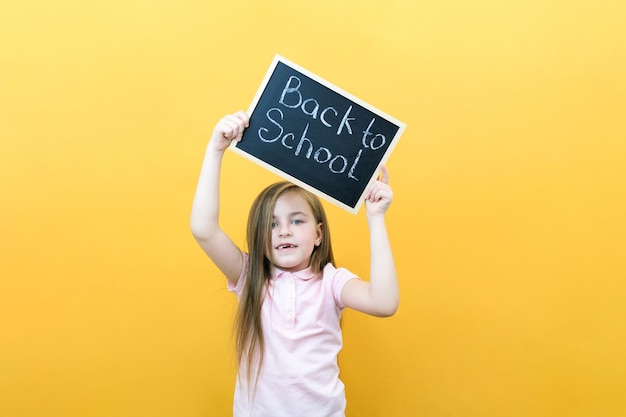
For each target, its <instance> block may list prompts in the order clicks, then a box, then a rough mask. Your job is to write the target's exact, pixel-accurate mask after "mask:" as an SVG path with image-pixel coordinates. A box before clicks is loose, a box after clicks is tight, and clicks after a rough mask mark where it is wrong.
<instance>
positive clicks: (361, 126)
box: [231, 55, 406, 214]
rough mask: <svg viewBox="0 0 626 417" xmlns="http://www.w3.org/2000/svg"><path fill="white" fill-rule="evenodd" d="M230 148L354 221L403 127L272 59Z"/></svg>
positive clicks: (297, 68) (319, 80)
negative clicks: (242, 128) (247, 117)
mask: <svg viewBox="0 0 626 417" xmlns="http://www.w3.org/2000/svg"><path fill="white" fill-rule="evenodd" d="M248 114H249V115H250V126H249V127H248V128H247V129H246V131H245V132H244V135H243V139H242V140H241V142H238V143H235V142H233V144H232V146H231V149H232V150H233V151H235V152H236V153H239V154H241V155H243V156H245V157H246V158H248V159H250V160H252V161H254V162H256V163H257V164H260V165H261V166H264V167H265V168H267V169H269V170H271V171H273V172H275V173H276V174H278V175H280V176H281V177H283V178H285V179H286V180H288V181H291V182H293V183H295V184H298V185H300V186H301V187H303V188H305V189H307V190H309V191H311V192H313V193H315V194H317V195H318V196H320V197H322V198H324V199H326V200H328V201H330V202H332V203H333V204H336V205H338V206H339V207H342V208H344V209H346V210H348V211H349V212H351V213H353V214H356V213H357V212H358V211H359V208H360V206H361V204H362V203H363V196H364V194H365V192H366V191H367V188H368V186H369V184H371V183H372V182H373V181H374V180H375V179H376V176H377V175H378V172H379V171H378V168H379V167H380V165H381V164H382V163H384V162H385V161H386V160H387V158H388V157H389V155H390V153H391V151H392V150H393V148H394V146H395V145H396V143H397V141H398V139H399V138H400V135H401V134H402V132H403V131H404V129H405V127H406V125H405V124H404V123H402V122H400V121H398V120H396V119H394V118H392V117H391V116H388V115H386V114H385V113H383V112H381V111H380V110H378V109H376V108H374V107H373V106H371V105H369V104H367V103H365V102H363V101H362V100H359V99H358V98H356V97H354V96H352V95H350V94H349V93H347V92H345V91H343V90H341V89H340V88H338V87H336V86H334V85H332V84H331V83H329V82H328V81H325V80H323V79H322V78H320V77H318V76H316V75H315V74H313V73H311V72H309V71H307V70H305V69H304V68H302V67H300V66H298V65H296V64H294V63H293V62H290V61H288V60H286V59H285V58H283V57H282V56H280V55H276V56H275V57H274V60H273V61H272V64H271V65H270V68H269V69H268V71H267V73H266V75H265V78H264V79H263V82H262V83H261V86H260V87H259V89H258V91H257V93H256V96H255V97H254V100H253V101H252V104H251V105H250V108H249V109H248Z"/></svg>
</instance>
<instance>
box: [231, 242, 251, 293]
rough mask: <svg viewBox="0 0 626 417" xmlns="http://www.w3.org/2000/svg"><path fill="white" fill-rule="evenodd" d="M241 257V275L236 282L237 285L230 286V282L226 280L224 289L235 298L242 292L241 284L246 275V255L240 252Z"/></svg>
mask: <svg viewBox="0 0 626 417" xmlns="http://www.w3.org/2000/svg"><path fill="white" fill-rule="evenodd" d="M241 257H242V259H243V266H242V268H241V275H240V276H239V279H238V280H237V284H236V285H232V284H231V283H230V281H228V280H226V287H227V288H228V291H230V292H232V293H235V294H237V297H239V295H240V294H241V291H242V290H243V284H244V282H245V280H246V276H247V275H248V254H247V253H246V252H243V251H242V252H241Z"/></svg>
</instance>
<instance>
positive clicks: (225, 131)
mask: <svg viewBox="0 0 626 417" xmlns="http://www.w3.org/2000/svg"><path fill="white" fill-rule="evenodd" d="M249 124H250V117H249V116H248V114H247V113H246V112H244V111H238V112H237V113H234V114H229V115H226V116H224V117H222V119H221V120H220V121H219V122H218V123H217V125H215V129H213V136H211V142H209V147H210V148H211V149H213V150H216V151H219V152H223V151H225V150H226V148H228V146H230V143H231V142H232V141H233V140H236V141H237V142H239V141H240V140H241V138H242V137H243V131H244V130H245V129H246V128H247V127H248V126H249Z"/></svg>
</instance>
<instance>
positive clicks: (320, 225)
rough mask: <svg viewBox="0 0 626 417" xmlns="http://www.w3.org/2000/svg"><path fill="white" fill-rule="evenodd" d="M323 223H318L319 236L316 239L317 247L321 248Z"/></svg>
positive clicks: (317, 232) (317, 231)
mask: <svg viewBox="0 0 626 417" xmlns="http://www.w3.org/2000/svg"><path fill="white" fill-rule="evenodd" d="M322 227H323V225H322V223H318V224H317V229H316V231H315V232H316V234H317V236H316V237H315V246H319V245H321V244H322Z"/></svg>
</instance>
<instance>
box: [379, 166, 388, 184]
mask: <svg viewBox="0 0 626 417" xmlns="http://www.w3.org/2000/svg"><path fill="white" fill-rule="evenodd" d="M380 171H381V173H382V178H381V179H380V182H382V183H383V184H389V171H388V170H387V167H386V166H384V165H381V166H380Z"/></svg>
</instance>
